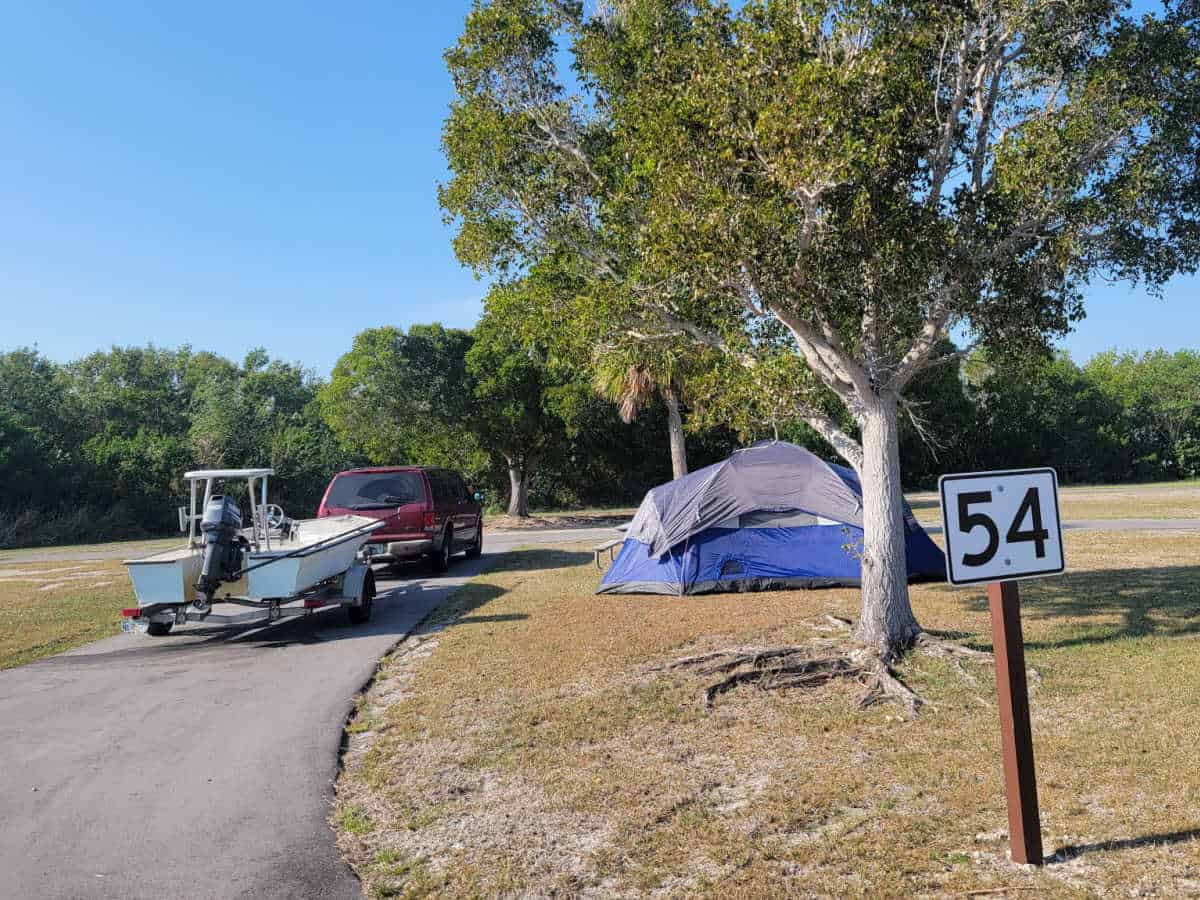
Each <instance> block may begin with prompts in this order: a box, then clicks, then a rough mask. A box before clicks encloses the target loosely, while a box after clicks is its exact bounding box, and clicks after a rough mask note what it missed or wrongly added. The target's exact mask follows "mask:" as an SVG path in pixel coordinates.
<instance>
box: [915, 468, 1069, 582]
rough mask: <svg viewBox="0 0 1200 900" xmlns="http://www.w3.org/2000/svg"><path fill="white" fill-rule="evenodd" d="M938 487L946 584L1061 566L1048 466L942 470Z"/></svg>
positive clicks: (1035, 574)
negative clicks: (954, 472) (962, 472)
mask: <svg viewBox="0 0 1200 900" xmlns="http://www.w3.org/2000/svg"><path fill="white" fill-rule="evenodd" d="M938 490H939V492H940V493H941V495H942V527H943V529H944V534H945V536H946V577H947V578H949V579H950V583H951V584H976V583H978V582H981V581H1013V580H1015V579H1017V578H1039V577H1041V576H1044V575H1057V574H1058V573H1059V572H1062V571H1064V570H1065V569H1066V562H1065V560H1064V557H1063V545H1062V523H1061V521H1060V520H1059V516H1058V476H1057V475H1056V474H1055V472H1054V470H1053V469H1020V470H1017V471H1012V472H972V473H970V474H966V475H943V476H942V477H941V478H940V479H938Z"/></svg>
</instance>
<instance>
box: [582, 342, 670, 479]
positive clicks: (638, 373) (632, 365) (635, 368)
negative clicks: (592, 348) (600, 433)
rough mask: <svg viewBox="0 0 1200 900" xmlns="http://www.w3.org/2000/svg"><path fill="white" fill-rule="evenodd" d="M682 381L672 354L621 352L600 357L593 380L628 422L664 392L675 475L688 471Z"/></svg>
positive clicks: (597, 388)
mask: <svg viewBox="0 0 1200 900" xmlns="http://www.w3.org/2000/svg"><path fill="white" fill-rule="evenodd" d="M680 381H681V378H680V373H679V365H678V362H677V361H676V360H674V359H672V358H670V357H663V358H660V359H656V360H654V361H640V362H630V361H629V360H628V359H627V358H623V357H622V356H621V355H620V354H610V355H607V356H604V357H601V359H600V361H599V364H598V365H597V367H596V374H595V378H594V382H593V385H594V387H595V389H596V393H598V394H599V395H600V396H601V397H604V398H605V399H606V400H611V401H612V402H613V403H615V404H616V405H617V414H618V415H619V416H620V417H621V421H622V422H625V423H626V424H628V423H630V422H632V421H633V420H634V419H636V418H637V416H638V413H640V412H641V411H642V410H643V409H645V408H646V407H647V406H648V405H649V404H650V403H651V402H652V401H653V400H654V397H655V396H656V395H661V396H662V399H663V403H664V404H665V405H666V407H667V435H668V437H669V438H670V442H671V472H672V474H673V477H675V478H680V477H682V476H684V475H686V474H687V472H688V465H687V445H686V443H685V442H684V436H683V416H682V414H681V413H680V409H679V406H680V404H679V396H680Z"/></svg>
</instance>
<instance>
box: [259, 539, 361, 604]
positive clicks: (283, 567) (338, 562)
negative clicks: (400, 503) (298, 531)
mask: <svg viewBox="0 0 1200 900" xmlns="http://www.w3.org/2000/svg"><path fill="white" fill-rule="evenodd" d="M370 536H371V535H370V533H369V532H368V533H364V534H359V535H355V536H354V537H350V538H347V539H345V540H343V541H339V542H337V543H332V544H328V545H326V546H323V547H320V548H318V549H316V550H313V551H312V552H311V553H303V551H301V552H300V553H299V554H298V555H296V556H292V557H290V558H280V557H285V556H287V554H289V553H290V552H292V551H290V550H289V549H288V548H287V545H286V544H285V545H284V549H282V550H270V551H263V552H258V553H252V554H250V559H249V563H248V566H247V567H248V568H250V569H251V571H250V572H249V573H248V574H247V576H246V578H247V580H248V584H247V587H246V593H247V596H249V597H250V598H252V599H265V598H272V597H290V596H294V595H296V594H299V593H302V592H304V591H307V590H308V589H309V588H311V587H314V586H316V585H318V584H320V583H321V582H322V581H326V580H328V579H330V578H333V577H335V576H337V575H340V574H342V573H343V572H345V571H346V570H347V569H349V568H350V566H351V565H353V564H354V559H355V557H356V556H357V555H358V551H359V550H361V549H362V545H363V544H365V543H366V542H367V538H369V537H370ZM270 559H278V561H277V562H272V563H271V564H270V565H265V566H262V568H260V569H255V568H253V567H254V566H258V565H261V564H262V563H265V562H267V561H268V560H270Z"/></svg>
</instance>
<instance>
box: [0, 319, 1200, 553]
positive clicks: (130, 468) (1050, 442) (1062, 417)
mask: <svg viewBox="0 0 1200 900" xmlns="http://www.w3.org/2000/svg"><path fill="white" fill-rule="evenodd" d="M427 330H428V329H427ZM417 333H418V335H422V334H424V333H425V332H424V331H420V330H418V332H417ZM430 333H431V334H433V333H435V332H434V331H430ZM410 337H411V335H410ZM456 352H458V351H456ZM371 358H372V360H373V361H374V362H376V363H377V362H378V360H375V359H374V357H371ZM446 365H447V364H443V362H438V361H437V360H436V359H434V360H433V361H432V362H429V363H428V365H426V366H425V368H424V369H421V372H425V371H426V370H430V371H432V370H435V369H438V368H439V367H441V368H443V369H444V368H446ZM418 374H420V373H418ZM416 383H417V384H424V383H426V379H425V378H424V376H423V375H422V376H421V377H420V378H418V379H417V380H416ZM321 385H322V382H320V381H319V380H318V379H317V378H315V377H314V375H313V374H312V373H311V372H308V371H306V370H305V369H303V368H302V367H300V366H298V365H295V364H291V363H284V362H281V361H278V360H271V359H269V358H268V357H267V355H266V354H265V353H264V352H262V351H258V350H256V351H253V352H251V353H250V354H248V355H247V357H246V359H245V360H244V361H243V362H242V364H241V365H236V364H234V363H232V362H230V361H229V360H227V359H224V358H222V357H219V356H216V355H215V354H212V353H204V352H195V351H193V350H191V348H188V347H183V348H180V349H178V350H160V349H157V348H154V347H145V348H138V347H131V348H113V349H112V350H110V351H107V352H103V353H93V354H91V355H90V356H87V357H85V358H84V359H82V360H79V361H77V362H73V363H69V364H66V365H57V364H55V363H52V362H50V361H49V360H47V359H45V358H44V357H43V356H41V355H40V354H39V353H38V352H37V351H34V350H16V351H13V352H10V353H2V354H0V547H15V546H39V545H43V546H44V545H50V544H62V543H79V542H84V541H109V540H121V539H129V538H141V537H148V536H164V535H170V534H174V533H175V530H176V527H177V525H176V521H177V520H176V514H175V507H176V506H178V505H179V504H180V503H182V502H184V485H183V483H182V481H181V479H180V476H181V475H182V473H183V472H184V471H185V470H186V469H188V468H199V467H209V466H213V467H222V468H226V467H228V468H236V467H242V466H263V465H267V466H271V467H273V468H274V469H275V471H276V477H275V478H274V479H273V480H272V483H271V494H272V498H273V500H274V501H275V502H277V503H280V504H282V505H283V506H284V508H285V509H287V510H288V511H289V512H291V513H292V514H293V515H296V516H298V517H304V516H310V515H312V514H314V513H315V511H316V508H317V504H318V503H319V501H320V498H321V494H322V492H323V491H324V489H325V486H326V484H327V483H328V480H329V477H330V475H331V474H332V473H334V472H336V471H338V470H340V469H344V468H348V467H350V466H353V465H361V464H363V463H364V462H365V461H366V460H365V458H364V456H363V455H360V452H352V451H350V450H347V449H346V447H345V446H344V445H343V444H342V443H341V441H340V440H339V437H338V434H337V433H335V431H334V430H333V429H332V428H331V427H330V425H329V424H328V422H327V420H326V417H325V416H324V415H323V413H322V407H321V405H320V403H319V402H318V394H319V391H320V388H321ZM718 388H719V385H718ZM397 389H399V390H405V391H409V390H414V388H412V387H411V386H410V387H404V386H403V385H401V386H400V387H399V388H397ZM450 393H453V392H450ZM455 396H457V395H455ZM548 396H550V397H551V399H553V400H554V401H555V402H556V403H557V404H558V405H559V406H563V405H567V406H570V415H569V416H566V417H563V416H557V417H545V419H546V421H549V422H552V423H553V424H554V427H555V429H556V431H555V434H554V435H553V438H554V439H553V441H547V440H543V442H542V443H543V444H544V446H543V447H542V449H541V451H540V453H541V455H540V458H539V463H538V466H537V467H536V469H535V471H534V472H533V475H532V477H531V479H530V481H529V486H528V489H529V500H530V504H531V505H532V506H533V507H535V508H547V507H580V506H601V505H628V504H632V503H636V502H637V501H638V500H639V499H640V498H641V496H642V494H643V493H644V492H645V491H646V490H647V489H648V488H650V487H652V486H653V485H655V484H658V483H661V482H663V481H666V480H667V479H669V478H670V477H671V476H670V472H671V468H670V460H669V456H668V449H667V434H666V424H665V421H666V420H665V413H664V411H663V409H662V408H661V407H660V406H658V405H655V404H651V406H649V407H648V408H647V409H646V410H644V411H643V413H642V414H641V415H640V416H639V417H638V419H637V421H635V422H634V423H632V424H625V423H622V422H621V421H620V420H619V419H618V418H617V416H616V413H615V410H614V408H613V406H612V405H611V404H609V403H607V402H605V401H602V400H600V399H598V398H597V397H596V396H595V395H594V394H593V393H592V391H591V388H590V382H589V381H588V379H587V377H586V373H583V374H581V375H580V382H579V383H578V384H575V383H571V384H567V385H559V386H557V387H556V388H555V392H554V393H553V394H552V395H551V394H548ZM564 398H565V400H564ZM410 399H411V398H410ZM910 399H911V401H912V405H911V413H912V415H911V416H906V417H905V418H904V419H903V420H902V422H901V458H902V463H903V469H904V477H905V483H906V485H908V486H909V487H930V486H932V485H933V484H935V483H936V481H937V477H938V475H940V474H942V473H944V472H952V471H969V470H979V469H993V468H1001V467H1017V466H1047V465H1048V466H1053V467H1055V468H1056V469H1057V470H1058V472H1059V477H1060V479H1061V480H1062V481H1063V482H1064V483H1083V482H1112V483H1116V482H1130V481H1147V480H1169V479H1175V478H1197V477H1200V353H1198V352H1196V351H1191V350H1185V351H1179V352H1176V353H1168V352H1166V351H1162V350H1155V351H1150V352H1147V353H1124V354H1121V353H1116V352H1111V353H1102V354H1099V355H1097V356H1095V357H1093V358H1092V359H1091V360H1089V361H1088V362H1087V363H1086V364H1085V365H1083V366H1079V365H1077V364H1076V363H1075V362H1074V361H1073V360H1071V358H1070V357H1069V356H1067V355H1066V354H1063V353H1060V354H1057V355H1055V356H1051V357H1048V358H1044V359H1037V360H1031V361H1024V362H1022V363H1021V364H1019V365H1018V364H1016V363H1014V362H1013V361H1011V360H1009V361H993V360H990V359H989V358H988V357H986V356H985V355H983V354H975V355H973V356H971V357H969V358H968V359H967V361H966V362H965V363H964V364H963V365H962V367H961V368H955V367H951V366H946V367H943V368H940V369H934V370H931V371H930V372H927V373H924V374H923V375H922V376H921V377H920V378H919V379H918V380H917V381H916V382H915V383H914V384H913V386H912V389H911V391H910ZM565 401H570V402H569V404H568V403H566V402H565ZM366 408H367V410H368V411H371V412H372V413H374V414H380V411H381V408H382V407H380V406H378V405H375V404H366ZM418 413H419V410H418V412H416V413H412V414H411V415H409V416H407V418H405V417H400V418H404V421H403V422H402V423H401V424H402V425H404V428H403V429H400V431H399V432H398V433H397V436H396V439H395V441H393V442H394V443H397V446H396V447H395V450H394V452H393V453H394V455H391V456H389V455H388V452H389V451H388V450H387V447H386V446H384V447H382V448H376V449H375V451H374V452H373V454H372V458H377V459H378V460H379V461H380V462H383V463H389V464H397V463H404V462H410V461H420V462H425V463H431V464H440V465H450V466H453V467H455V468H460V469H462V470H463V471H464V472H465V473H466V475H467V477H468V479H469V480H470V481H471V482H472V487H474V488H477V489H482V490H484V491H485V492H486V494H487V502H488V505H489V507H491V508H497V507H500V506H502V505H503V503H504V500H505V498H506V496H507V494H508V474H507V471H506V469H505V467H504V465H503V459H502V457H501V456H500V455H499V454H498V453H497V452H496V448H495V447H490V448H489V447H487V446H484V444H483V443H482V440H481V439H480V438H479V437H478V435H476V434H474V433H472V432H470V431H469V430H467V429H466V428H465V427H464V428H463V429H462V430H456V428H455V427H454V423H455V422H458V421H461V422H464V423H474V424H478V422H477V417H478V416H479V415H481V413H480V412H479V410H475V411H474V412H471V411H467V412H464V413H463V414H462V415H461V416H459V417H457V418H455V417H453V416H451V417H446V421H447V422H449V423H450V424H449V425H445V424H443V426H441V427H439V428H430V427H427V426H426V425H425V424H424V423H425V422H426V419H423V418H421V416H420V415H419V414H418ZM393 418H397V417H396V416H393ZM703 421H704V420H703V416H701V415H696V416H694V417H693V425H696V426H701V425H702V423H703ZM567 424H569V427H567ZM384 425H386V422H381V424H380V425H379V427H380V428H382V427H384ZM398 427H399V426H397V428H398ZM547 427H549V426H547ZM847 427H850V424H849V423H847ZM534 431H535V434H534V436H535V437H544V436H543V435H540V433H538V432H537V429H535V430H534ZM371 433H372V434H373V433H374V430H372V432H371ZM771 433H773V430H772V432H771ZM771 433H765V434H764V433H747V434H743V435H741V437H740V438H739V437H738V436H736V435H735V434H734V433H733V432H731V431H730V430H729V429H727V428H725V427H722V426H720V425H719V424H713V423H709V425H708V426H706V427H696V428H694V429H693V430H692V431H691V432H689V434H688V436H687V441H688V456H689V463H690V464H691V467H692V469H698V468H700V467H701V466H704V465H707V464H708V463H711V462H714V461H716V460H718V459H721V458H723V457H725V456H727V455H728V454H729V453H730V452H731V451H732V450H733V449H734V448H735V447H736V446H738V445H739V444H742V443H745V442H748V441H750V440H753V439H754V438H756V437H758V438H762V437H770V436H771ZM779 434H780V437H783V438H786V439H789V440H794V441H799V442H801V443H806V444H809V445H810V446H813V447H814V448H816V449H818V450H819V451H821V452H824V453H826V454H831V451H830V450H829V448H828V447H826V446H824V445H823V444H822V442H821V441H820V439H819V438H818V437H817V436H816V434H815V433H814V432H812V431H811V430H810V429H808V428H807V427H806V426H795V427H787V428H784V427H781V428H780V432H779ZM400 438H403V441H401V440H400ZM405 441H407V443H404V442H405ZM400 444H403V446H400ZM388 446H390V445H388ZM360 449H361V448H360Z"/></svg>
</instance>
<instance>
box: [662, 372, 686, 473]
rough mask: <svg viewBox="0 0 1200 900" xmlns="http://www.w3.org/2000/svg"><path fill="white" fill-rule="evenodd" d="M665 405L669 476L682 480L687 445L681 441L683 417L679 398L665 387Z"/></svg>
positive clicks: (663, 393) (684, 471)
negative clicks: (669, 439) (669, 438)
mask: <svg viewBox="0 0 1200 900" xmlns="http://www.w3.org/2000/svg"><path fill="white" fill-rule="evenodd" d="M662 395H663V400H664V401H666V404H667V433H668V434H669V435H670V437H671V474H672V477H673V478H682V477H683V476H684V475H686V474H687V473H688V464H687V445H686V444H685V443H684V440H683V417H682V416H681V415H680V414H679V396H678V395H677V394H676V393H675V388H674V387H673V386H671V385H667V386H666V387H664V388H663V389H662Z"/></svg>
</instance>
